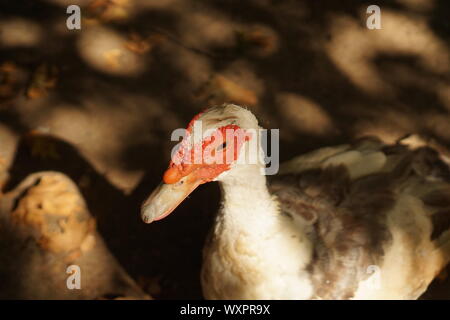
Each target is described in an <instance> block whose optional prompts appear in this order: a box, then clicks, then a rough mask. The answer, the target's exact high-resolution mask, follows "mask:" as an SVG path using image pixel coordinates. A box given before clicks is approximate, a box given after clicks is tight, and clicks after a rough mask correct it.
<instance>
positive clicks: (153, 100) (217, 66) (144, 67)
mask: <svg viewBox="0 0 450 320" xmlns="http://www.w3.org/2000/svg"><path fill="white" fill-rule="evenodd" d="M70 4H79V5H80V7H81V14H82V21H81V30H68V29H67V27H66V19H67V17H68V16H69V15H68V14H66V8H67V6H68V5H70ZM371 4H373V2H372V1H364V0H354V1H352V0H345V1H336V0H334V1H331V0H322V1H306V0H304V1H301V0H299V1H294V0H279V1H276V0H249V1H235V0H227V1H225V0H214V1H206V0H200V1H198V0H197V1H194V0H184V1H182V0H83V1H75V0H46V1H44V0H28V1H3V2H2V4H1V5H0V52H1V56H0V160H1V161H2V162H1V165H3V167H4V168H7V169H9V179H8V180H7V183H6V185H5V186H4V188H3V191H4V192H7V191H8V190H11V189H13V188H14V187H15V186H16V185H17V184H18V183H19V182H20V181H22V180H23V179H24V178H25V177H26V176H28V175H29V174H31V173H34V172H38V171H42V170H54V171H59V172H62V173H65V174H67V175H68V176H69V177H70V178H71V179H72V180H73V181H74V182H75V183H76V184H77V186H78V188H79V189H80V190H81V192H82V194H83V196H84V198H85V199H86V202H87V205H88V207H89V210H90V212H91V213H92V214H93V215H94V216H95V219H96V221H97V227H98V229H99V232H100V234H101V235H102V236H103V238H104V240H105V242H106V244H107V246H108V248H109V249H110V251H111V252H112V253H113V254H114V256H115V257H116V258H117V259H118V260H119V262H120V263H121V265H122V266H123V267H124V269H125V270H126V271H127V272H128V273H129V274H130V275H131V277H132V278H133V279H135V280H136V281H137V283H138V284H139V285H140V287H141V288H143V289H144V290H145V291H146V292H147V293H149V294H151V295H152V296H153V297H155V298H160V299H173V298H178V299H180V298H181V299H198V298H201V288H200V282H199V270H200V266H201V248H202V245H203V241H204V239H205V236H206V233H207V231H208V228H209V226H210V225H211V221H212V218H213V214H214V212H215V210H216V209H217V208H218V201H219V190H218V186H217V184H213V183H212V184H207V185H203V186H201V187H200V188H199V189H198V190H197V191H196V192H195V193H193V194H192V196H191V197H190V198H189V199H187V200H186V201H185V202H184V203H183V204H182V205H181V206H180V207H179V208H178V209H177V210H176V212H175V213H173V214H172V215H171V216H169V217H168V218H167V219H165V220H163V221H160V222H157V223H153V224H151V225H146V224H144V223H143V222H142V221H141V219H140V215H139V208H140V204H141V203H142V201H143V200H144V199H145V197H146V196H147V195H148V193H149V192H151V190H152V189H153V188H154V187H155V186H156V185H157V184H158V183H159V182H160V180H161V177H162V173H163V171H164V169H165V168H166V166H167V164H168V161H169V156H170V151H171V148H172V146H173V145H174V143H175V142H171V141H170V134H171V132H172V130H174V129H176V128H182V127H185V126H186V124H187V123H188V121H189V120H190V119H191V118H192V117H193V116H194V115H195V114H197V113H198V112H199V111H201V110H202V109H204V108H205V107H207V106H210V105H213V104H217V103H222V102H234V103H237V104H241V105H246V106H248V107H249V108H250V109H251V110H252V111H253V112H254V113H255V114H256V115H257V116H258V118H259V119H260V123H261V125H262V126H264V127H266V128H279V129H280V157H281V160H287V159H289V158H290V157H292V156H295V155H298V154H300V153H303V152H306V151H309V150H313V149H315V148H319V147H322V146H326V145H332V144H336V143H342V142H347V141H349V140H350V139H353V138H357V137H360V136H364V135H369V134H371V135H376V136H378V137H380V138H381V139H383V140H385V141H387V142H393V141H395V140H397V139H398V138H400V137H402V136H404V135H406V134H409V133H420V134H422V135H424V136H425V137H427V138H430V139H433V140H434V141H436V142H438V143H439V144H441V145H443V146H444V147H449V146H450V122H449V120H450V51H449V44H450V20H449V16H450V2H449V1H447V0H396V1H393V0H391V1H377V3H376V4H377V5H379V6H380V8H381V24H382V29H381V30H369V29H368V28H367V27H366V19H367V17H368V15H367V13H366V8H367V7H368V6H369V5H371ZM1 179H2V176H1V175H0V181H1ZM1 259H2V258H1V256H0V261H1ZM447 284H448V282H447V283H446V282H437V283H436V284H434V285H433V288H434V291H433V293H432V294H431V293H428V294H427V295H426V296H427V297H432V298H450V285H447Z"/></svg>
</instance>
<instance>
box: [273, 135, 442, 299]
mask: <svg viewBox="0 0 450 320" xmlns="http://www.w3.org/2000/svg"><path fill="white" fill-rule="evenodd" d="M269 187H270V190H271V192H272V193H273V194H274V195H276V197H277V198H278V201H279V204H280V211H281V212H282V213H284V214H287V215H289V216H290V217H292V218H293V219H294V220H295V221H301V224H302V225H303V226H307V227H306V228H307V230H309V231H308V233H309V236H310V240H311V242H312V243H313V245H314V249H313V259H312V262H311V264H310V266H309V271H310V274H311V281H312V283H313V286H314V291H315V294H314V296H315V298H317V299H415V298H418V297H419V296H420V295H421V294H422V293H423V292H424V291H425V290H426V288H427V287H428V285H429V284H430V282H431V281H432V280H433V278H434V277H435V276H436V275H437V273H439V272H440V270H441V269H442V268H444V267H445V265H446V264H447V262H448V260H449V253H450V232H449V230H450V169H449V166H448V165H447V163H446V162H445V161H444V160H443V159H442V157H441V155H440V154H439V153H438V152H437V151H436V150H434V149H432V148H430V147H427V146H422V147H419V148H415V149H414V148H410V147H409V146H407V145H404V144H402V143H401V142H400V143H398V144H395V145H385V144H383V143H382V142H380V141H379V140H377V139H373V138H370V139H363V140H361V141H358V142H357V143H355V144H353V145H343V146H338V147H334V148H325V149H320V150H318V151H315V152H313V153H310V154H306V155H303V156H300V157H298V158H295V159H293V160H291V161H289V162H288V163H286V164H285V165H284V166H282V168H281V171H280V174H279V175H277V176H273V177H270V178H269ZM375 278H376V279H375ZM374 279H375V280H377V281H378V283H374Z"/></svg>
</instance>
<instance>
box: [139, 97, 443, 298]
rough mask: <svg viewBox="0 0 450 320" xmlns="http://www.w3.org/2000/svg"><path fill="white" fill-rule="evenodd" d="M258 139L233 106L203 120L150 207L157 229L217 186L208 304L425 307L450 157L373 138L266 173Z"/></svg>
mask: <svg viewBox="0 0 450 320" xmlns="http://www.w3.org/2000/svg"><path fill="white" fill-rule="evenodd" d="M199 124H200V125H199ZM261 130H262V128H261V127H260V126H259V124H258V120H257V118H256V117H255V115H254V114H253V113H252V112H251V111H250V110H248V109H247V108H245V107H240V106H237V105H234V104H223V105H219V106H213V107H211V108H209V109H207V110H205V111H203V112H201V113H200V114H198V115H196V116H195V117H194V118H193V119H192V121H191V122H190V123H189V124H188V127H187V129H185V131H184V137H183V139H182V140H181V142H180V143H178V144H177V145H176V147H175V148H174V151H173V152H172V158H171V160H170V163H169V167H168V169H167V170H166V171H165V173H164V174H163V179H162V180H163V181H162V182H161V184H160V185H159V186H157V187H156V188H155V190H154V191H153V192H152V193H151V194H150V195H149V197H148V198H147V200H145V201H144V202H143V205H142V209H141V217H142V219H143V221H144V222H146V223H152V222H154V221H158V220H161V219H163V218H165V217H167V216H168V215H169V214H170V213H172V212H173V211H174V210H175V209H176V207H177V206H178V205H179V204H180V203H181V202H182V201H184V200H185V199H186V198H187V197H188V195H189V194H191V193H192V192H193V191H194V190H195V189H196V188H197V187H198V186H199V185H200V184H204V183H208V182H212V181H217V182H218V183H219V185H220V189H221V205H220V209H219V210H218V212H217V214H216V217H215V220H214V224H213V226H212V228H211V231H210V233H209V236H208V238H207V240H206V242H205V245H204V249H203V263H202V270H201V284H202V291H203V296H204V298H205V299H236V300H246V299H252V300H253V299H254V300H259V299H262V300H272V299H287V300H288V299H289V300H371V299H389V300H391V299H392V300H397V299H399V300H403V299H406V300H411V299H418V298H419V297H420V296H421V295H422V294H423V293H424V292H425V291H426V290H427V287H428V286H429V284H430V283H431V282H432V281H433V279H434V278H436V277H437V276H438V275H439V273H440V272H441V271H442V270H443V268H444V267H445V266H446V265H447V264H448V262H449V258H450V232H449V231H450V166H449V164H450V161H449V158H448V157H447V156H445V155H443V154H442V153H440V152H438V151H437V150H436V149H435V148H432V147H430V146H428V145H426V144H422V145H417V144H416V145H413V144H410V143H406V142H405V141H404V140H399V141H397V142H396V143H391V144H387V143H384V142H382V141H381V140H379V139H377V138H376V137H366V138H360V139H358V140H356V141H354V142H352V143H349V144H344V145H339V146H333V147H324V148H321V149H319V150H316V151H312V152H309V153H306V154H303V155H300V156H298V157H295V158H293V159H292V160H290V161H287V162H286V163H283V164H281V165H280V168H279V170H278V172H277V173H276V174H271V175H266V174H265V172H267V170H266V167H267V163H265V162H264V161H260V160H257V161H254V158H257V159H261V157H260V156H261V154H262V155H264V148H263V143H261V141H262V139H261V134H260V133H259V132H261ZM225 132H226V133H225ZM228 133H231V134H228ZM255 146H256V147H255ZM200 151H204V152H203V153H202V152H200ZM252 157H253V160H252ZM193 159H194V161H193ZM195 160H197V161H195Z"/></svg>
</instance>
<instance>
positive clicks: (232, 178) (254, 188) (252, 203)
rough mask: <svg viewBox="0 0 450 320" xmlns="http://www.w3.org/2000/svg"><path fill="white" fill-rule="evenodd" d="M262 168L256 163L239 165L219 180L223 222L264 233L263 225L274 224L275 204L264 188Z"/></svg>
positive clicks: (264, 180)
mask: <svg viewBox="0 0 450 320" xmlns="http://www.w3.org/2000/svg"><path fill="white" fill-rule="evenodd" d="M262 169H263V168H262V167H261V165H257V164H254V165H253V164H243V165H238V166H236V167H234V168H233V171H232V172H230V173H229V174H228V175H227V176H226V177H224V179H221V181H220V186H221V189H222V205H223V206H222V210H221V217H222V220H223V223H224V224H225V225H227V226H230V225H231V226H232V227H233V228H242V229H245V231H246V233H250V232H257V233H262V234H264V230H265V229H266V228H268V227H270V226H271V225H275V224H276V222H277V217H278V206H277V203H276V201H275V200H274V199H273V198H272V196H271V195H270V193H269V191H268V189H267V181H266V176H265V175H264V174H263V173H262V172H263V171H262ZM266 230H267V229H266Z"/></svg>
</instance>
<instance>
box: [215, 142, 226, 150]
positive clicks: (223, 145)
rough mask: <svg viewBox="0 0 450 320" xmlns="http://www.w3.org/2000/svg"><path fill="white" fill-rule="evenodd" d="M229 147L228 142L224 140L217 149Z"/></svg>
mask: <svg viewBox="0 0 450 320" xmlns="http://www.w3.org/2000/svg"><path fill="white" fill-rule="evenodd" d="M226 147H227V143H226V142H224V143H222V144H221V145H220V146H218V147H217V149H216V150H217V151H220V150H222V149H225V148H226Z"/></svg>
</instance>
